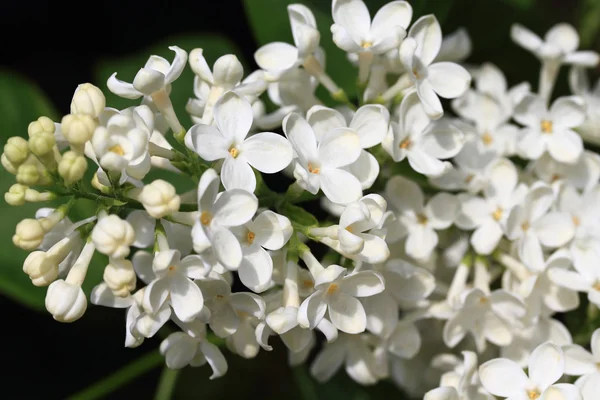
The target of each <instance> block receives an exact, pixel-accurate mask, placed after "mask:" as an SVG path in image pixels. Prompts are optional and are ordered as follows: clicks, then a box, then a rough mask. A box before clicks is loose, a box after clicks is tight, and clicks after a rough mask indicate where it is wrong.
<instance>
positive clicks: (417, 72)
mask: <svg viewBox="0 0 600 400" xmlns="http://www.w3.org/2000/svg"><path fill="white" fill-rule="evenodd" d="M412 73H413V75H414V76H415V78H417V79H421V75H420V74H419V71H417V69H416V68H413V70H412Z"/></svg>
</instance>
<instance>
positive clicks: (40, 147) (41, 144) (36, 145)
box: [29, 132, 56, 157]
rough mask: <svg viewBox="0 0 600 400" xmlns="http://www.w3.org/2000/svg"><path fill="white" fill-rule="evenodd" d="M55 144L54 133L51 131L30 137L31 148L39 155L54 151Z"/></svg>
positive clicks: (42, 155)
mask: <svg viewBox="0 0 600 400" xmlns="http://www.w3.org/2000/svg"><path fill="white" fill-rule="evenodd" d="M55 145H56V139H55V138H54V134H52V133H49V132H41V133H37V134H35V135H32V136H31V137H30V138H29V150H31V152H32V153H33V154H35V155H36V156H38V157H44V156H46V155H49V154H50V153H52V150H53V148H54V146H55ZM50 155H51V154H50Z"/></svg>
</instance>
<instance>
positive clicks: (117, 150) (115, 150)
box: [108, 144, 125, 156]
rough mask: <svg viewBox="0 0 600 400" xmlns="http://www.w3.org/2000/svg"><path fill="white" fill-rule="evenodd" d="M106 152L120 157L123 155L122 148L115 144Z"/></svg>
mask: <svg viewBox="0 0 600 400" xmlns="http://www.w3.org/2000/svg"><path fill="white" fill-rule="evenodd" d="M108 151H110V152H111V153H115V154H118V155H120V156H123V155H125V150H123V147H121V145H120V144H115V145H114V146H113V147H111V148H110V149H108Z"/></svg>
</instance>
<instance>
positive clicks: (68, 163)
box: [58, 151, 88, 185]
mask: <svg viewBox="0 0 600 400" xmlns="http://www.w3.org/2000/svg"><path fill="white" fill-rule="evenodd" d="M87 166H88V165H87V161H86V159H85V157H84V156H82V155H80V154H78V153H76V152H74V151H67V152H66V153H64V154H63V156H62V158H61V160H60V162H59V163H58V174H59V175H60V176H61V177H62V178H63V179H64V180H65V183H66V184H67V185H68V184H71V183H73V182H77V181H78V180H80V179H81V178H83V175H85V171H86V170H87Z"/></svg>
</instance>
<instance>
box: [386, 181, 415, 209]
mask: <svg viewBox="0 0 600 400" xmlns="http://www.w3.org/2000/svg"><path fill="white" fill-rule="evenodd" d="M385 194H386V198H387V200H388V201H390V202H391V203H392V204H393V205H394V206H395V207H396V209H397V210H398V211H400V212H402V211H409V210H412V211H415V212H420V211H421V210H423V203H424V198H423V192H422V191H421V188H420V187H419V185H417V184H416V183H414V182H413V181H411V180H409V179H407V178H405V177H403V176H400V175H396V176H393V177H392V178H391V179H390V180H389V181H388V183H387V184H386V187H385Z"/></svg>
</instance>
